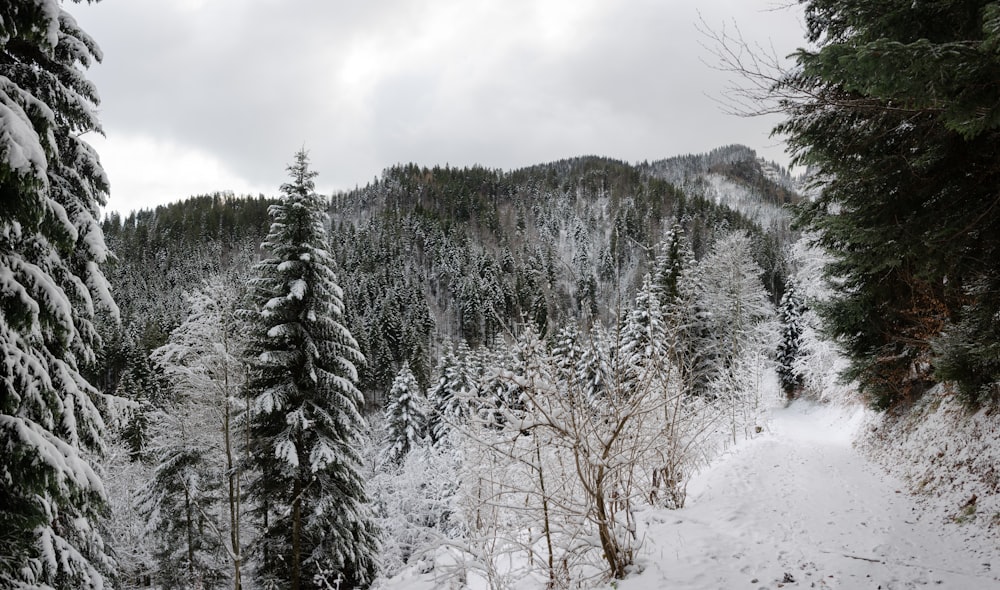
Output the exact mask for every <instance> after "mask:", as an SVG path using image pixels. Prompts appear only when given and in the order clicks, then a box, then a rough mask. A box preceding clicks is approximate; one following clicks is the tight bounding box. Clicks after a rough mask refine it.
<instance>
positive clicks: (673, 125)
mask: <svg viewBox="0 0 1000 590" xmlns="http://www.w3.org/2000/svg"><path fill="white" fill-rule="evenodd" d="M788 3H789V2H788V1H787V0H700V1H693V0H683V1H682V0H424V1H417V0H352V1H347V0H169V1H166V2H165V1H163V0H104V1H103V2H100V3H97V4H92V5H88V4H79V5H78V4H70V3H67V4H66V5H65V6H66V9H67V10H68V11H69V12H70V13H71V14H73V15H74V16H75V17H76V18H77V21H78V22H79V23H80V25H81V26H82V27H83V28H84V30H86V31H87V32H88V33H90V34H91V35H92V36H93V37H94V38H95V39H96V40H97V42H98V44H99V45H100V46H101V49H102V50H103V52H104V62H103V63H102V64H99V65H95V66H94V67H92V68H91V70H90V78H91V79H92V80H93V81H94V82H95V83H96V84H97V88H98V91H99V93H100V95H101V97H102V103H101V106H100V113H101V121H102V123H103V125H104V130H105V133H106V138H101V137H99V136H91V137H90V141H91V143H92V144H94V145H95V146H96V147H97V149H98V151H99V153H100V154H101V158H102V161H103V163H104V166H105V168H106V170H107V173H108V176H109V177H110V179H111V186H112V190H111V202H110V204H109V209H113V210H118V211H123V212H128V211H130V210H134V209H140V208H146V207H150V206H154V205H156V204H160V203H165V202H169V201H176V200H179V199H182V198H184V197H187V196H190V195H193V194H204V193H210V192H215V191H224V190H231V191H234V192H236V193H237V194H241V193H251V194H257V193H264V194H268V195H274V194H277V192H278V186H279V185H280V184H281V183H282V182H284V181H285V178H286V173H285V166H286V165H287V164H288V163H289V162H290V161H291V159H292V156H293V154H294V153H295V152H296V151H297V150H298V149H299V148H300V147H303V146H304V147H305V148H306V149H308V150H309V152H310V155H311V159H312V165H313V169H314V170H316V171H317V172H319V177H318V178H317V189H318V190H319V191H320V192H323V193H331V192H333V191H336V190H343V189H350V188H353V187H355V186H359V185H361V186H363V185H364V184H366V183H367V182H369V181H371V180H372V179H373V178H374V177H375V176H377V175H379V174H380V173H381V171H382V170H383V169H385V168H387V167H388V166H391V165H393V164H396V163H401V162H404V163H405V162H415V163H417V164H420V165H427V166H432V165H435V164H441V165H444V164H450V165H452V166H466V165H472V164H481V165H484V166H487V167H490V168H501V169H504V170H510V169H514V168H518V167H521V166H527V165H532V164H538V163H543V162H549V161H553V160H558V159H562V158H568V157H573V156H579V155H587V154H594V155H601V156H609V157H613V158H618V159H622V160H626V161H629V162H637V161H642V160H655V159H660V158H664V157H669V156H674V155H678V154H684V153H700V152H705V151H708V150H710V149H712V148H715V147H719V146H721V145H726V144H730V143H743V144H746V145H749V146H750V147H752V148H754V149H756V150H757V151H758V152H759V153H760V154H761V155H763V156H765V157H767V158H768V159H773V160H778V161H779V162H782V163H785V162H787V158H786V157H785V156H784V154H783V146H782V145H780V143H779V142H778V140H776V139H772V138H769V131H770V129H771V127H772V126H773V125H774V124H775V123H776V122H777V119H774V118H749V119H747V118H739V117H734V116H731V115H727V114H725V113H724V112H722V109H721V107H720V106H719V105H718V104H717V103H716V102H714V101H713V98H719V97H720V96H722V94H723V93H724V88H725V87H726V86H727V85H728V84H731V83H732V80H731V76H730V75H729V74H726V73H724V72H720V71H717V70H715V69H713V68H711V67H710V66H709V65H706V63H705V62H708V63H709V64H711V63H715V61H716V60H715V58H713V57H712V55H711V53H710V52H709V51H708V50H707V49H705V48H704V47H703V45H704V44H705V43H706V42H707V40H706V39H705V37H704V36H703V35H702V34H701V33H699V32H698V27H699V21H700V20H703V21H704V22H705V23H707V25H708V26H710V27H712V28H715V29H718V30H721V29H722V27H727V28H729V29H730V30H731V29H732V27H733V26H734V24H735V25H736V26H738V27H739V29H740V30H741V31H742V34H743V36H744V37H745V38H746V39H748V40H750V41H753V42H755V43H759V44H761V45H763V46H765V47H768V48H771V47H773V48H774V51H775V52H776V53H778V54H779V55H786V54H788V53H791V52H792V51H793V50H794V49H795V48H797V47H799V46H801V45H803V44H804V42H803V26H802V24H801V15H800V13H799V12H798V11H797V10H796V9H794V8H781V5H784V4H788ZM699 13H700V16H699Z"/></svg>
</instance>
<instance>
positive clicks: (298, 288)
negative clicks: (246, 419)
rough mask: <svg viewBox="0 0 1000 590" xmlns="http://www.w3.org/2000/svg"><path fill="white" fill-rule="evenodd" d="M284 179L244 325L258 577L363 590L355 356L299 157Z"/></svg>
mask: <svg viewBox="0 0 1000 590" xmlns="http://www.w3.org/2000/svg"><path fill="white" fill-rule="evenodd" d="M288 171H289V173H290V176H291V180H290V182H288V183H286V184H284V185H282V187H281V192H282V197H283V198H282V200H281V201H280V202H279V203H278V204H276V205H274V206H272V208H271V216H272V223H271V230H270V232H269V233H268V236H267V240H266V241H265V242H264V244H263V248H264V249H265V250H266V251H267V252H268V253H269V254H270V257H268V258H266V259H265V260H263V261H261V262H260V263H259V265H258V266H257V268H256V273H257V277H256V278H255V279H254V280H253V281H252V288H253V290H254V293H253V297H254V299H255V302H256V304H257V308H256V310H254V311H253V312H250V313H248V314H247V316H248V318H247V319H248V322H249V324H250V325H251V326H252V341H251V343H250V345H249V347H248V349H249V360H250V363H251V372H250V376H249V383H248V387H249V388H250V391H251V393H252V395H253V408H252V415H251V424H250V460H249V463H250V465H249V466H250V467H251V468H252V469H253V470H254V471H255V472H256V477H255V478H254V479H253V481H252V483H251V485H250V489H249V494H250V495H251V497H252V498H253V499H254V500H256V503H257V505H256V508H255V510H256V513H257V515H258V516H259V518H260V531H261V532H260V534H261V536H260V539H259V540H258V542H257V553H258V562H257V563H258V571H257V574H258V576H259V578H260V583H261V584H262V585H265V586H266V585H269V584H271V585H276V586H279V587H287V588H296V589H298V588H314V587H325V586H324V584H330V585H336V584H339V587H340V588H342V589H343V588H356V587H364V586H367V585H368V584H370V583H371V581H372V579H373V577H374V574H375V570H376V561H375V559H376V555H377V552H378V531H377V530H376V527H375V525H374V524H373V521H372V518H371V514H370V507H369V506H368V499H367V493H366V490H365V483H364V480H363V478H362V476H361V472H360V469H361V461H360V456H359V452H358V449H357V444H358V443H357V441H358V436H359V434H360V432H361V431H362V430H363V429H364V428H365V420H364V418H363V417H362V416H361V414H360V412H359V409H358V408H359V406H360V405H361V404H362V401H363V400H362V396H361V393H360V392H359V391H358V390H357V388H356V387H355V383H356V382H357V368H356V367H357V365H358V364H360V363H362V362H364V357H362V356H361V353H360V352H359V351H358V347H357V343H356V342H355V340H354V338H353V337H352V336H351V334H350V332H348V330H347V329H346V328H345V327H344V325H343V321H344V303H343V301H342V290H341V288H340V286H339V285H338V284H337V277H336V275H335V274H334V271H333V261H332V259H331V257H330V254H329V253H328V252H327V250H326V247H327V230H326V223H327V214H326V213H325V202H324V200H323V198H322V197H321V196H320V195H317V194H316V193H315V192H314V183H313V178H314V177H315V176H316V173H315V172H313V171H311V170H310V169H309V162H308V156H307V154H306V152H305V151H300V152H299V153H297V154H296V156H295V162H294V163H293V164H292V165H290V166H289V167H288Z"/></svg>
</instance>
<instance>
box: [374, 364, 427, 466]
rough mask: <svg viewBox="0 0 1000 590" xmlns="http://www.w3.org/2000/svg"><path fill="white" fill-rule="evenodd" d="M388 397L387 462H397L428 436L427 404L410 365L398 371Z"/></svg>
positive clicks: (385, 454)
mask: <svg viewBox="0 0 1000 590" xmlns="http://www.w3.org/2000/svg"><path fill="white" fill-rule="evenodd" d="M388 397H389V401H388V404H386V408H385V426H386V431H387V432H386V441H385V443H386V444H385V452H384V462H385V463H388V464H394V465H398V464H400V463H401V462H402V461H403V459H404V458H405V457H406V455H407V453H409V452H410V451H412V450H413V449H414V448H416V447H418V446H420V445H421V444H422V442H423V440H424V439H425V438H426V436H427V411H426V409H425V406H426V405H427V404H426V400H425V399H424V396H423V395H421V393H420V386H419V385H418V384H417V378H416V377H414V376H413V371H411V370H410V365H409V364H404V365H403V368H402V369H400V370H399V373H397V374H396V378H395V379H394V380H393V382H392V388H391V389H390V390H389V396H388Z"/></svg>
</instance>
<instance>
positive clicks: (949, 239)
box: [775, 0, 1000, 407]
mask: <svg viewBox="0 0 1000 590" xmlns="http://www.w3.org/2000/svg"><path fill="white" fill-rule="evenodd" d="M804 4H805V14H806V24H807V26H808V40H809V41H810V42H811V43H813V44H814V48H813V49H803V50H800V51H799V52H797V53H796V55H795V58H796V61H797V67H796V68H795V69H793V70H792V71H791V72H789V73H788V74H787V75H786V76H784V78H783V79H782V80H781V81H780V82H779V84H778V85H777V86H776V88H775V90H776V92H777V93H778V94H779V95H780V96H783V97H784V100H783V106H784V108H785V111H786V113H787V115H788V118H787V120H786V122H785V123H783V124H782V125H780V126H779V127H778V128H777V130H776V131H777V132H779V133H782V134H785V135H787V136H788V139H789V144H790V146H791V148H792V150H793V153H794V156H795V157H794V163H795V164H799V165H809V166H811V167H812V169H813V170H814V171H815V172H816V178H817V179H818V180H819V181H820V184H819V186H818V188H819V189H820V191H819V196H818V198H817V200H816V201H815V202H813V203H811V204H810V206H809V207H808V208H807V209H806V211H805V214H804V220H805V221H806V222H807V223H808V224H809V225H810V226H811V227H812V228H813V229H816V230H820V231H821V232H822V233H821V239H822V243H823V245H824V246H825V247H826V248H827V249H828V250H829V251H830V252H831V253H832V254H833V255H834V256H835V261H834V262H833V263H832V265H831V266H830V267H829V269H828V272H829V274H830V275H831V276H833V277H836V278H837V280H838V281H840V284H841V285H842V289H841V293H840V296H839V297H838V298H837V299H836V300H835V301H834V302H832V304H831V305H830V306H829V307H828V308H827V309H825V310H824V315H825V318H826V320H827V323H828V327H829V330H830V332H831V333H832V334H833V335H834V336H835V337H837V338H838V340H839V341H840V342H841V343H842V345H843V347H844V349H845V352H846V353H847V355H848V356H849V358H850V360H851V368H850V370H849V371H848V374H847V375H846V376H847V377H849V378H857V379H858V380H859V382H860V384H861V387H862V388H863V390H864V392H865V393H866V394H867V395H868V397H869V399H870V400H871V401H872V402H873V403H874V405H876V406H879V407H888V406H891V405H893V404H895V403H897V402H900V401H902V400H905V399H912V398H913V397H915V396H917V395H919V394H920V392H922V391H923V390H925V389H926V388H927V387H928V386H929V385H930V384H931V383H932V382H933V380H934V375H933V374H932V371H933V369H934V367H935V365H937V366H947V367H948V369H949V370H947V371H946V372H945V373H946V374H945V375H943V376H946V377H948V378H955V379H958V380H959V382H960V383H962V382H965V383H967V384H968V385H970V386H971V391H967V397H968V398H969V401H971V402H973V403H975V402H976V401H979V400H980V399H981V398H984V397H987V398H988V397H991V396H994V395H996V394H997V391H998V388H997V386H996V383H997V381H998V380H1000V363H997V362H996V360H995V359H996V356H995V349H993V350H992V351H991V349H990V346H989V345H988V343H989V341H990V339H992V338H993V337H994V335H995V334H996V333H998V332H1000V330H998V329H997V326H1000V316H998V315H996V314H995V313H990V311H991V310H993V309H996V308H997V307H998V306H997V303H996V302H997V301H998V300H1000V296H998V295H997V291H996V290H995V289H981V286H982V285H991V284H992V285H996V284H997V280H996V277H997V276H998V275H1000V271H998V268H1000V267H998V262H997V261H998V260H1000V207H997V196H996V187H997V186H998V185H1000V75H998V74H1000V53H998V52H997V48H998V47H1000V6H998V5H997V3H996V2H991V1H988V0H976V1H966V0H961V1H960V0H942V1H939V2H890V3H888V4H886V3H873V2H870V1H868V0H808V1H806V2H804ZM970 320H971V322H970ZM980 321H984V322H985V323H984V324H980ZM973 323H975V324H979V325H977V326H976V327H975V329H970V328H972V327H973ZM942 334H947V335H949V336H950V338H948V339H947V340H949V341H948V342H946V343H945V345H944V346H941V347H939V349H938V350H937V351H935V350H934V349H933V345H934V343H935V342H936V341H938V339H939V338H940V336H941V335H942ZM941 376H942V375H938V377H941Z"/></svg>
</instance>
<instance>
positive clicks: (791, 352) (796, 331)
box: [777, 282, 806, 399]
mask: <svg viewBox="0 0 1000 590" xmlns="http://www.w3.org/2000/svg"><path fill="white" fill-rule="evenodd" d="M805 310H806V306H805V303H804V302H803V301H802V297H801V296H800V295H799V292H798V289H796V287H795V283H794V282H789V283H788V285H787V286H786V287H785V294H784V295H782V296H781V304H780V305H779V306H778V321H779V323H780V325H781V341H780V342H778V358H777V362H778V367H777V370H778V380H779V381H780V383H781V389H782V390H783V391H784V392H785V396H786V397H788V399H792V398H793V397H795V394H796V393H797V392H798V391H799V390H800V389H801V388H802V385H803V378H802V375H801V374H799V372H798V370H796V368H795V361H796V360H797V359H798V357H799V348H800V347H801V340H802V331H803V329H804V328H805V326H804V325H803V317H802V314H803V313H805Z"/></svg>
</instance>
